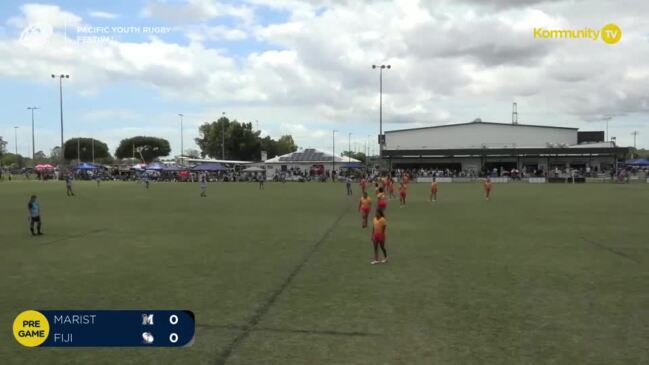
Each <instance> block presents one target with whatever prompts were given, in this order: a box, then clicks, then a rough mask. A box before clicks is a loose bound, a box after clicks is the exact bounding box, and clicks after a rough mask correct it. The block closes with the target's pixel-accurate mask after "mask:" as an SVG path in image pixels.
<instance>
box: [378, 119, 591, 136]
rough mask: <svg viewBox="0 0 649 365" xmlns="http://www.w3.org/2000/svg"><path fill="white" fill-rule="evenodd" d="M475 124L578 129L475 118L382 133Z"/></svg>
mask: <svg viewBox="0 0 649 365" xmlns="http://www.w3.org/2000/svg"><path fill="white" fill-rule="evenodd" d="M477 124H486V125H500V126H508V127H534V128H552V129H568V130H575V131H576V130H578V129H579V128H572V127H555V126H550V125H536V124H511V123H492V122H483V121H481V120H479V119H477V120H474V121H473V122H468V123H456V124H443V125H431V126H428V127H419V128H406V129H395V130H392V131H385V132H384V133H395V132H405V131H416V130H422V129H433V128H445V127H457V126H462V125H477Z"/></svg>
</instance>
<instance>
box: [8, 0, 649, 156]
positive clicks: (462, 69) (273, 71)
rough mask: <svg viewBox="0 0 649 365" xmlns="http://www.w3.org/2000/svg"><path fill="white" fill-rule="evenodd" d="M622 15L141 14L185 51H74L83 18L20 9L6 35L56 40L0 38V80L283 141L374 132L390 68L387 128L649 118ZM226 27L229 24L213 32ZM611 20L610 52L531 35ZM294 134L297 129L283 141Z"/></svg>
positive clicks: (292, 10) (636, 32) (162, 10)
mask: <svg viewBox="0 0 649 365" xmlns="http://www.w3.org/2000/svg"><path fill="white" fill-rule="evenodd" d="M632 3H633V5H634V6H626V7H620V6H616V5H615V4H611V3H610V2H606V1H604V0H597V1H592V2H589V5H588V6H586V5H585V4H583V3H580V2H577V3H574V2H572V1H561V0H557V1H543V2H542V1H533V0H526V1H524V2H523V3H521V2H513V1H495V0H494V1H490V2H488V4H487V5H484V6H483V5H479V4H477V0H476V1H472V0H465V1H464V2H462V3H457V2H450V1H448V0H440V1H435V2H427V1H426V2H425V1H416V0H397V1H394V2H386V1H373V2H360V1H359V2H344V3H342V2H333V1H324V0H323V1H308V2H303V1H296V0H277V1H275V0H273V1H271V0H248V1H247V2H246V3H245V5H231V4H228V3H221V2H216V1H207V0H189V1H187V2H186V3H176V2H169V3H167V2H159V1H156V2H150V3H148V4H147V5H146V7H145V9H144V10H143V14H144V15H145V16H148V17H156V18H160V19H163V20H166V21H169V22H172V23H174V24H180V28H181V29H182V30H183V31H184V32H185V34H186V36H187V37H188V38H189V39H190V43H189V44H188V45H181V44H176V43H172V42H170V41H168V40H164V39H158V38H151V39H149V40H147V41H143V42H138V43H134V42H120V41H109V42H103V43H100V44H86V45H78V44H71V43H70V42H66V40H65V39H64V38H63V36H62V33H61V30H60V28H61V27H62V26H64V25H66V24H67V25H70V24H82V23H83V19H81V18H80V17H79V16H77V15H75V14H73V13H70V12H67V11H64V10H61V9H60V8H59V7H57V6H51V5H33V4H28V5H24V6H23V7H21V12H22V15H21V16H17V17H14V18H11V19H10V20H9V21H8V22H7V24H8V25H9V27H10V28H12V29H14V30H16V29H17V30H20V28H21V27H23V26H25V25H26V24H31V23H35V22H48V23H51V24H52V26H53V27H54V28H55V29H56V30H57V31H56V32H55V33H54V35H53V36H52V38H51V40H50V45H51V46H50V47H40V48H35V47H28V46H26V45H24V44H21V43H20V41H19V40H17V39H6V38H5V39H0V57H1V58H2V59H3V62H2V63H0V77H20V78H35V76H34V75H49V74H50V73H51V72H52V71H53V70H55V72H59V71H60V72H68V73H71V74H73V78H72V79H71V80H70V82H72V83H75V90H80V91H81V92H84V93H87V94H90V95H91V94H92V93H93V92H97V90H101V88H102V87H104V86H106V85H109V84H111V83H114V82H129V83H138V84H143V85H148V86H152V87H154V88H155V89H156V90H158V91H159V92H160V93H161V94H162V95H164V96H165V97H166V98H168V100H169V101H170V102H174V101H176V100H186V101H192V102H195V103H199V104H201V105H206V106H208V107H212V106H215V105H229V108H230V109H229V110H236V111H237V113H238V115H241V116H245V117H247V118H249V119H255V118H259V119H261V118H266V119H268V120H273V121H274V123H281V122H282V121H283V122H284V123H286V124H282V125H276V126H269V125H265V126H264V128H263V129H264V130H266V131H270V132H271V133H280V131H281V130H287V131H291V132H294V133H295V134H296V135H299V136H300V138H303V139H304V141H314V142H313V143H316V141H318V140H319V139H320V138H322V133H324V131H325V130H324V129H322V126H323V125H327V126H329V125H331V126H332V127H334V128H335V126H336V125H341V124H343V123H345V124H344V125H345V126H346V127H349V128H352V127H354V126H358V128H364V127H365V128H366V129H368V130H371V132H372V133H374V131H375V129H376V128H375V124H376V119H377V116H378V109H379V106H378V81H379V80H378V77H379V74H378V71H377V70H372V69H371V67H370V66H371V65H372V64H380V63H389V64H391V65H392V66H393V67H392V69H390V70H389V71H386V72H385V73H384V74H383V76H384V79H383V81H384V84H383V87H384V105H383V106H384V108H383V111H384V117H385V120H386V123H388V124H390V125H391V126H392V127H394V126H397V127H398V126H399V125H398V124H401V125H404V126H405V125H407V126H412V125H420V124H421V123H447V122H460V121H461V122H463V121H469V120H472V119H473V118H475V117H483V118H484V119H485V120H490V119H491V121H497V122H498V121H506V120H507V117H508V114H509V106H510V105H511V102H512V101H514V100H516V101H518V102H519V108H520V112H521V115H526V120H527V121H529V122H535V123H561V122H562V121H573V122H574V123H579V121H591V120H601V118H602V116H606V115H615V116H617V118H623V117H625V116H627V117H629V116H637V115H642V116H646V115H647V113H649V69H647V66H646V62H645V60H647V59H649V41H648V39H647V36H646V35H647V34H649V26H648V25H647V23H646V22H643V21H642V20H641V17H640V16H639V14H641V13H642V12H641V11H640V10H645V9H648V8H649V5H647V3H646V2H643V1H640V0H637V1H633V2H632ZM260 7H267V8H273V9H281V10H282V11H286V12H288V14H289V17H288V20H287V21H286V22H283V23H275V24H268V25H262V24H261V23H258V21H259V19H257V17H258V16H259V14H256V13H255V9H259V8H260ZM639 9H640V10H639ZM613 14H615V19H612V18H611V17H612V15H613ZM226 17H229V18H231V19H230V20H234V21H228V22H227V23H225V22H221V20H223V19H224V18H226ZM611 21H616V22H618V23H619V25H620V26H621V27H622V29H623V31H624V35H623V38H622V41H621V42H620V43H619V44H616V45H613V46H609V45H606V44H604V43H603V42H601V41H600V42H592V41H581V40H538V39H534V38H533V36H532V28H533V27H535V26H543V27H547V28H557V27H561V28H563V27H571V28H579V27H585V26H590V27H593V28H596V27H601V26H602V25H603V24H606V23H607V22H611ZM253 38H254V41H256V42H259V43H262V44H264V48H263V50H255V49H252V50H250V51H249V52H247V53H245V54H243V55H241V54H239V55H237V56H233V55H231V52H230V50H229V49H228V48H225V49H213V48H209V47H208V46H206V45H205V44H208V43H207V41H210V40H227V41H230V42H228V44H230V43H231V44H235V45H236V42H237V41H246V42H247V41H250V40H252V39H253ZM39 78H40V76H39ZM116 108H119V106H116ZM255 112H258V113H259V114H258V115H261V117H256V116H255V115H253V114H254V113H255ZM476 114H477V115H476ZM100 116H101V115H100ZM95 117H97V116H96V115H95ZM496 118H498V119H496ZM503 119H504V120H503ZM291 124H293V125H295V126H296V127H295V128H288V127H287V125H291ZM310 125H318V127H315V128H311V127H310ZM327 133H328V132H327ZM372 140H374V139H372ZM299 144H301V145H308V144H309V143H304V142H302V141H301V142H299Z"/></svg>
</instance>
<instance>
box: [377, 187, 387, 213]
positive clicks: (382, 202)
mask: <svg viewBox="0 0 649 365" xmlns="http://www.w3.org/2000/svg"><path fill="white" fill-rule="evenodd" d="M376 206H377V210H381V211H383V210H385V208H387V207H388V202H387V200H386V199H385V193H384V192H383V188H379V192H378V193H377V194H376Z"/></svg>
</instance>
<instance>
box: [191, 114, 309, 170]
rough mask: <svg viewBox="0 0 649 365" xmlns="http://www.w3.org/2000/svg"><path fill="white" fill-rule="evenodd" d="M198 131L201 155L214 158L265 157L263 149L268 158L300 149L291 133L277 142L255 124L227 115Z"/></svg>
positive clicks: (244, 158)
mask: <svg viewBox="0 0 649 365" xmlns="http://www.w3.org/2000/svg"><path fill="white" fill-rule="evenodd" d="M198 132H199V136H200V137H199V138H196V140H195V141H196V144H197V145H198V147H199V148H200V149H201V155H202V156H209V157H212V158H224V159H230V160H245V161H257V160H259V159H260V158H261V151H266V152H267V154H268V157H273V156H277V155H280V154H286V153H289V152H294V151H297V146H296V145H295V142H294V141H293V137H291V136H290V135H285V136H282V137H281V138H280V139H279V140H277V141H275V140H273V139H272V138H270V137H268V136H266V137H264V138H261V137H260V131H255V130H253V127H252V123H240V122H238V121H236V120H229V119H228V118H226V117H221V118H219V119H218V120H217V121H214V122H211V123H204V124H203V125H201V126H200V127H199V129H198ZM224 135H225V138H223V136H224ZM223 141H225V143H223ZM223 148H224V149H225V156H223V152H222V149H223Z"/></svg>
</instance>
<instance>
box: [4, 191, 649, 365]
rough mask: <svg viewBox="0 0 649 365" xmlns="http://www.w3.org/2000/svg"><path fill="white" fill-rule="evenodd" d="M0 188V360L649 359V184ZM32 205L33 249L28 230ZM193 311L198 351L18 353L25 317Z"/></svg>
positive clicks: (459, 361) (359, 361) (340, 361)
mask: <svg viewBox="0 0 649 365" xmlns="http://www.w3.org/2000/svg"><path fill="white" fill-rule="evenodd" d="M427 188H428V185H427V184H411V187H410V189H409V202H408V205H407V207H405V208H399V207H398V204H397V202H396V201H394V200H393V201H391V202H390V204H389V206H388V209H387V214H386V215H387V219H388V234H387V235H388V243H387V247H388V251H389V253H390V256H391V257H390V260H391V261H390V262H389V263H387V264H381V265H370V264H369V261H370V259H371V245H370V243H369V232H368V231H367V230H365V231H363V230H361V229H360V220H359V215H358V213H357V211H356V207H357V199H358V188H357V186H354V189H355V191H354V193H355V194H356V195H355V196H354V197H353V198H348V197H347V196H345V194H344V190H345V187H344V184H331V183H327V184H321V183H306V184H301V183H287V184H273V183H268V184H266V190H265V191H258V190H257V185H256V184H252V183H251V184H247V183H238V184H232V183H230V184H223V183H219V184H210V186H209V188H208V197H207V198H200V197H199V187H198V184H169V183H157V184H155V183H154V184H152V186H151V189H150V190H149V191H146V190H145V189H144V187H143V186H142V185H137V184H135V183H104V184H102V186H101V187H99V188H97V187H96V185H95V184H94V183H91V182H89V183H84V182H78V183H76V184H75V190H76V193H77V196H75V197H73V198H67V197H66V196H65V186H64V184H63V183H60V182H47V183H42V182H35V181H33V182H21V181H13V182H7V181H4V182H2V183H0V217H1V222H2V223H1V229H0V242H1V249H2V255H1V257H2V262H1V264H0V278H1V279H0V280H1V283H2V286H1V287H2V291H1V293H2V294H1V295H0V328H1V329H2V330H1V331H0V364H13V363H21V364H50V363H52V364H55V363H56V364H140V363H151V364H194V363H196V364H222V363H227V364H467V363H476V364H486V363H488V364H506V363H507V364H510V363H514V364H523V363H535V364H539V363H544V364H545V363H559V364H583V363H589V364H596V363H597V364H615V363H630V364H640V363H645V364H646V363H649V221H648V220H647V217H648V214H649V204H648V203H649V184H635V185H611V184H591V185H527V184H509V185H499V184H496V185H495V186H494V192H493V199H492V200H491V201H485V200H484V198H483V197H482V189H481V186H480V185H478V184H454V185H444V184H442V185H440V196H439V198H440V200H439V201H438V202H436V203H434V204H430V203H429V202H428V201H427V199H428V195H427V193H428V189H427ZM32 193H36V194H38V195H39V198H40V201H41V206H42V212H43V213H42V215H43V224H44V232H45V236H42V237H34V238H33V237H31V236H29V235H28V229H27V221H26V216H27V210H26V204H27V200H28V198H29V195H30V194H32ZM147 308H148V309H189V310H192V311H194V313H195V314H196V318H197V323H198V326H197V332H196V337H195V342H194V344H193V346H191V347H188V348H172V349H163V348H156V349H142V348H138V349H124V348H122V349H106V348H104V349H51V348H50V349H46V348H34V349H28V348H23V347H21V346H20V345H19V344H18V343H17V342H16V341H15V340H14V339H13V336H12V334H11V323H12V321H13V319H14V317H15V316H16V314H18V313H19V312H21V311H23V310H25V309H147Z"/></svg>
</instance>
